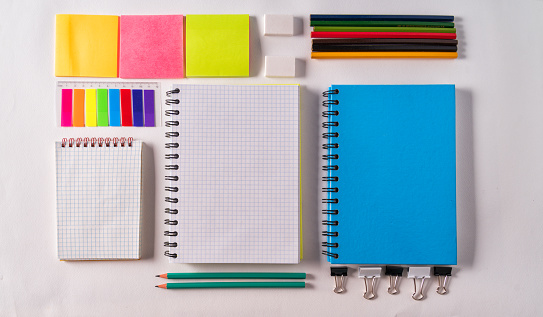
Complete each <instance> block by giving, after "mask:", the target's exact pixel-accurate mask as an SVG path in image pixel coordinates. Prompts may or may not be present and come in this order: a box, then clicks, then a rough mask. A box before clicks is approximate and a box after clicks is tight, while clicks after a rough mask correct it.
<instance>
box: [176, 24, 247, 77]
mask: <svg viewBox="0 0 543 317" xmlns="http://www.w3.org/2000/svg"><path fill="white" fill-rule="evenodd" d="M185 32H186V47H185V50H186V56H185V59H186V76H187V77H249V15H248V14H237V15H234V14H231V15H187V17H186V31H185Z"/></svg>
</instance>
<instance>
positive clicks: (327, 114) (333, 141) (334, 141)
mask: <svg viewBox="0 0 543 317" xmlns="http://www.w3.org/2000/svg"><path fill="white" fill-rule="evenodd" d="M337 94H339V90H338V89H330V90H327V91H324V92H323V93H322V96H323V97H325V98H326V100H324V101H323V102H322V106H323V107H325V108H326V110H324V111H323V112H322V116H323V117H324V118H327V121H325V122H323V123H322V127H323V128H324V129H326V132H324V133H323V134H322V138H323V139H324V140H325V141H326V142H324V143H323V144H322V148H323V149H324V150H326V154H324V155H322V159H323V160H325V161H326V163H327V164H326V165H323V166H322V170H323V171H325V172H326V176H324V177H322V181H323V182H325V184H326V186H325V187H323V188H322V192H324V193H326V198H323V199H322V203H323V204H325V206H326V208H325V209H323V210H322V211H321V212H322V214H323V215H325V216H326V217H327V219H326V220H323V221H322V225H323V226H325V227H326V228H327V230H325V231H322V233H321V234H322V235H323V236H324V237H326V238H327V241H324V242H322V244H321V245H322V247H324V248H326V249H325V250H323V251H322V254H324V255H326V256H328V257H331V258H334V259H337V258H338V257H339V254H338V253H333V252H330V248H337V247H338V246H339V245H338V243H337V242H334V241H332V240H333V238H334V237H337V236H338V235H339V233H338V231H337V230H332V228H333V227H336V226H338V225H339V223H338V221H337V220H334V218H335V217H334V216H336V215H338V214H339V210H338V209H336V208H333V205H334V204H337V203H338V202H339V200H338V198H334V197H333V195H334V193H337V192H339V188H338V186H334V184H335V183H337V181H338V177H337V176H332V173H333V171H337V170H339V164H337V163H336V160H338V159H339V155H338V154H337V153H333V152H334V150H335V149H337V148H339V142H338V139H339V137H340V135H339V133H338V132H337V131H334V130H333V128H334V127H337V126H339V122H338V120H336V117H338V116H339V114H340V111H339V110H338V109H339V100H337V99H333V97H332V95H337Z"/></svg>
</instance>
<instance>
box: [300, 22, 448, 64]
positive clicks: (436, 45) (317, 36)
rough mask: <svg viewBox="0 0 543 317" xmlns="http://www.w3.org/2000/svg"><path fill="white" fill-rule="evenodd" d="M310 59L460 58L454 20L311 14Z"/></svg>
mask: <svg viewBox="0 0 543 317" xmlns="http://www.w3.org/2000/svg"><path fill="white" fill-rule="evenodd" d="M310 21H311V26H312V27H313V32H311V37H312V38H313V43H312V51H311V58H368V57H369V58H457V57H458V53H457V49H458V48H457V45H458V41H457V40H456V28H455V27H454V16H444V15H326V14H312V15H311V17H310Z"/></svg>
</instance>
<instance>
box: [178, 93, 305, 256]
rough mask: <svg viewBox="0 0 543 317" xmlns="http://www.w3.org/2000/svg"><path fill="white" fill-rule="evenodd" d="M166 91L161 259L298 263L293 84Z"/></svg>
mask: <svg viewBox="0 0 543 317" xmlns="http://www.w3.org/2000/svg"><path fill="white" fill-rule="evenodd" d="M174 88H178V89H179V90H180V92H179V93H178V94H173V95H172V96H171V98H172V99H173V100H179V104H174V105H172V106H171V110H179V115H174V116H171V117H170V118H169V119H170V120H172V121H170V122H171V123H173V122H179V124H178V125H174V126H173V127H172V128H171V131H170V132H171V133H174V134H175V133H179V136H178V137H173V138H170V139H168V140H167V142H168V143H169V144H170V146H171V147H172V148H171V152H170V155H173V156H175V157H176V155H178V158H177V159H174V160H171V159H170V160H168V165H169V166H170V167H172V165H175V166H178V170H170V171H169V172H171V175H170V176H169V177H170V179H171V178H172V177H173V178H174V179H178V180H177V181H175V180H172V181H171V184H170V186H171V187H172V188H177V189H178V191H177V192H175V191H170V192H168V196H169V199H168V198H167V200H169V201H171V202H172V204H171V205H170V209H171V210H177V211H178V212H177V213H175V211H171V210H170V213H171V214H169V215H168V216H169V219H168V220H169V221H173V225H171V226H170V227H169V228H168V233H169V234H170V237H169V240H170V241H169V242H170V244H169V246H170V247H169V248H168V251H167V254H169V255H170V256H171V257H170V262H176V263H298V262H299V261H300V199H299V195H300V191H299V181H300V178H299V173H300V169H299V132H298V129H299V124H298V117H299V86H298V85H258V86H255V85H244V86H228V85H175V86H174ZM175 144H178V145H179V147H177V148H176V147H175ZM168 233H167V234H168Z"/></svg>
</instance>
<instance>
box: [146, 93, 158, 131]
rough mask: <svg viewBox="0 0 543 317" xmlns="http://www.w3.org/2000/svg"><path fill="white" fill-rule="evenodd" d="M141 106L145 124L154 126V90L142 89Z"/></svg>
mask: <svg viewBox="0 0 543 317" xmlns="http://www.w3.org/2000/svg"><path fill="white" fill-rule="evenodd" d="M143 107H144V109H145V110H144V111H145V126H146V127H154V126H155V91H154V90H144V91H143Z"/></svg>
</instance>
